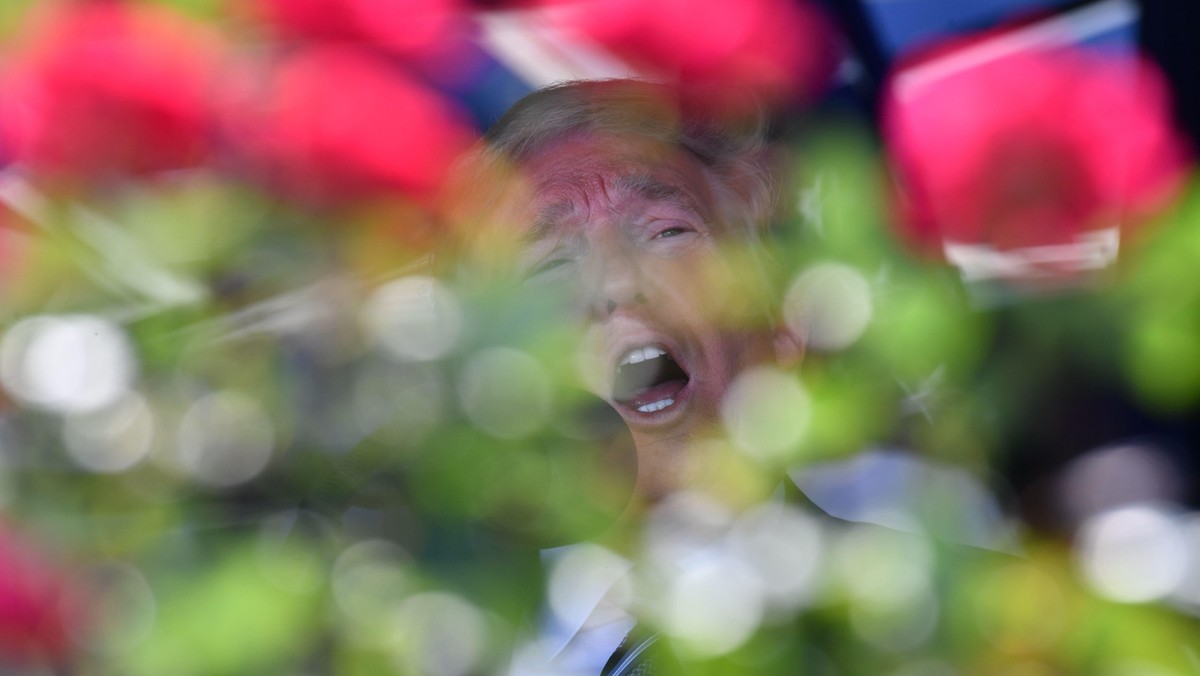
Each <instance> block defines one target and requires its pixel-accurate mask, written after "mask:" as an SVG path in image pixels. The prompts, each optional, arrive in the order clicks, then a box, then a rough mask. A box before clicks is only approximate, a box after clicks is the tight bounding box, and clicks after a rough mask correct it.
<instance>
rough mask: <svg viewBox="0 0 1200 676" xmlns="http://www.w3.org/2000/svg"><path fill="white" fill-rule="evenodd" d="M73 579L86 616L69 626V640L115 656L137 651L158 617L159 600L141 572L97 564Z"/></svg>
mask: <svg viewBox="0 0 1200 676" xmlns="http://www.w3.org/2000/svg"><path fill="white" fill-rule="evenodd" d="M75 580H76V581H77V582H78V584H79V585H80V586H81V588H82V589H84V591H85V594H86V600H87V603H88V607H87V610H88V612H87V614H86V615H84V616H82V617H81V618H80V621H79V622H78V623H76V624H74V625H72V626H71V627H70V631H71V638H72V639H73V640H74V641H75V642H76V643H77V644H78V645H80V646H81V647H83V648H84V649H86V650H88V651H89V652H92V653H96V654H100V655H105V656H109V657H116V656H119V655H124V654H127V653H129V652H130V651H132V650H134V649H136V648H137V647H138V646H139V645H141V644H142V643H143V642H144V641H145V640H146V639H147V638H148V637H149V636H150V634H151V632H152V631H153V630H154V626H155V624H156V622H157V618H158V601H157V599H156V598H155V596H154V591H153V590H152V589H151V587H150V583H149V581H148V580H147V579H146V576H145V575H144V574H143V573H142V571H140V570H138V569H137V568H135V567H133V566H131V565H129V564H127V563H119V562H110V563H97V564H93V565H91V566H88V567H87V568H84V569H82V570H80V571H78V572H77V574H76V575H75ZM96 618H102V621H99V622H97V621H95V619H96Z"/></svg>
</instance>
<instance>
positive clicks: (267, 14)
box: [252, 0, 462, 55]
mask: <svg viewBox="0 0 1200 676" xmlns="http://www.w3.org/2000/svg"><path fill="white" fill-rule="evenodd" d="M252 9H253V11H254V12H255V14H257V15H258V17H260V18H261V19H262V20H264V21H266V22H267V23H268V24H269V25H270V26H271V27H272V28H273V29H274V30H275V32H276V33H277V34H278V35H279V36H280V37H282V38H285V39H293V40H295V39H299V40H318V41H329V40H337V41H350V42H363V43H368V44H372V45H376V46H379V47H382V48H384V49H387V50H389V51H391V52H393V53H396V54H401V55H421V54H427V53H429V52H431V51H435V50H438V49H439V47H440V45H441V43H443V42H444V41H445V40H446V38H447V37H449V35H450V33H452V32H453V31H454V29H455V26H456V25H457V24H458V22H459V20H460V18H461V16H462V8H461V3H460V2H459V1H458V0H254V3H253V5H252Z"/></svg>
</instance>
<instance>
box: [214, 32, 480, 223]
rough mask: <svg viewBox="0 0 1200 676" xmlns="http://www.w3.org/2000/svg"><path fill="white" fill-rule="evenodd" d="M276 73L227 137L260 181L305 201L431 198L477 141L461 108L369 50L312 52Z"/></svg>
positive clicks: (238, 102)
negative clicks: (406, 197) (459, 157)
mask: <svg viewBox="0 0 1200 676" xmlns="http://www.w3.org/2000/svg"><path fill="white" fill-rule="evenodd" d="M268 68H269V72H268V73H266V75H265V78H264V80H265V82H254V81H252V80H251V79H249V78H247V79H246V80H245V81H244V84H245V86H243V87H241V89H240V91H239V92H238V93H237V94H236V95H235V96H234V97H233V105H232V107H231V112H230V114H229V123H228V130H229V133H230V135H231V136H232V141H233V144H234V146H235V147H236V148H237V154H239V155H241V156H242V158H243V159H244V160H246V162H247V164H248V165H249V168H250V172H251V174H252V175H254V176H255V177H256V178H258V179H259V180H261V181H263V182H265V183H266V184H268V185H269V186H271V187H273V188H275V189H277V190H279V191H280V192H282V193H283V194H284V195H286V196H288V197H292V198H295V199H299V200H301V201H303V202H305V203H308V204H317V205H321V204H328V203H336V202H341V201H345V200H353V199H362V198H378V197H388V196H397V195H400V196H409V197H415V198H418V199H420V198H424V197H428V196H429V195H431V194H432V193H434V192H436V191H437V189H438V187H439V186H440V185H441V184H442V182H443V180H444V179H445V176H446V173H447V171H448V170H449V168H450V165H451V164H452V163H453V161H454V160H455V158H456V157H458V155H459V154H461V153H462V152H463V151H464V150H465V149H466V148H467V147H468V146H469V145H470V144H471V143H472V142H473V140H474V134H473V132H472V131H471V126H470V123H469V122H467V121H466V119H465V116H464V114H463V113H461V111H459V110H458V108H457V107H456V106H455V105H453V104H452V103H451V102H449V101H447V100H446V99H444V98H443V97H442V96H440V95H439V94H437V93H436V92H434V91H432V90H431V89H429V88H428V87H426V86H425V85H423V84H422V83H420V82H418V81H417V80H415V79H414V78H412V77H410V76H408V75H407V74H406V73H405V72H404V71H403V70H401V69H400V68H398V67H396V66H394V65H393V64H391V63H389V62H388V61H386V60H384V59H382V58H379V57H377V56H376V55H374V54H372V53H370V52H367V51H363V50H358V49H355V48H352V47H347V46H337V45H324V46H313V47H308V48H304V49H300V50H297V51H294V52H290V53H287V54H283V55H280V56H279V57H278V60H277V61H275V62H273V63H271V64H270V65H269V66H268Z"/></svg>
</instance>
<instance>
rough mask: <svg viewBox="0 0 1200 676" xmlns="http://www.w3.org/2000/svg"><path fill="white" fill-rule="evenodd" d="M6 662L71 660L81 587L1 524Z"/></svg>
mask: <svg viewBox="0 0 1200 676" xmlns="http://www.w3.org/2000/svg"><path fill="white" fill-rule="evenodd" d="M0 573H2V574H0V664H9V665H33V664H42V665H46V664H63V663H65V662H67V661H69V658H70V653H71V643H70V635H69V629H68V626H69V625H72V624H74V623H77V622H79V621H80V619H81V617H76V616H75V614H79V613H81V612H82V609H81V607H80V605H79V601H80V598H79V596H78V590H72V589H71V586H70V585H69V584H68V583H67V580H66V578H65V577H64V576H63V574H62V573H61V571H59V570H57V569H56V568H55V567H54V566H52V565H49V562H48V561H47V560H46V559H45V558H44V557H43V556H42V555H41V553H39V552H38V551H36V550H35V549H34V548H33V547H32V546H31V544H30V543H29V542H27V541H26V540H25V539H23V538H21V537H19V536H18V535H16V534H15V533H13V532H12V531H11V530H9V529H8V528H0Z"/></svg>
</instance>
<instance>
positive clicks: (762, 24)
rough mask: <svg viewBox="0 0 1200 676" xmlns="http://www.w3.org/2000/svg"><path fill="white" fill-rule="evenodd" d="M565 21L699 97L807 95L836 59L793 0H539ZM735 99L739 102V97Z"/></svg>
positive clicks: (726, 100)
mask: <svg viewBox="0 0 1200 676" xmlns="http://www.w3.org/2000/svg"><path fill="white" fill-rule="evenodd" d="M545 4H546V5H548V6H549V7H551V8H553V9H555V10H561V11H560V13H559V15H560V16H561V20H562V22H563V27H564V28H565V29H566V30H568V31H570V32H571V33H574V34H576V35H581V36H583V37H585V38H587V39H590V40H593V41H595V42H598V43H599V44H601V45H603V46H605V47H607V48H608V49H610V50H612V51H613V52H614V53H615V54H617V55H618V56H621V57H622V58H625V59H627V60H629V61H630V62H631V63H632V64H633V65H634V66H636V67H639V68H640V69H642V70H643V71H645V72H646V73H648V74H650V75H654V76H661V77H663V78H665V79H668V80H672V81H676V82H678V83H679V84H680V86H681V87H682V90H683V92H684V94H685V95H687V96H689V97H692V98H697V99H699V100H700V101H699V102H701V103H708V104H715V105H718V106H720V107H722V108H728V107H730V106H733V107H735V108H736V106H737V104H738V103H739V100H738V99H737V98H734V97H742V96H743V95H744V93H746V92H750V93H751V94H753V95H754V96H756V97H758V98H760V99H763V100H766V101H780V100H792V99H797V98H801V99H805V98H813V97H815V96H816V95H817V94H819V93H820V92H821V91H822V90H823V89H824V88H825V87H826V86H827V84H828V82H829V80H830V77H831V75H832V73H833V68H834V65H835V63H836V49H835V47H834V40H833V37H832V31H831V26H830V23H829V22H828V20H827V19H826V18H825V16H824V15H823V14H821V13H820V12H819V11H818V10H817V9H816V8H815V7H814V6H812V5H810V4H808V3H806V2H794V1H792V0H710V1H709V2H699V3H698V2H691V1H690V0H587V1H585V2H568V1H565V0H545ZM740 103H742V104H744V103H745V99H744V98H742V99H741V100H740Z"/></svg>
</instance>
